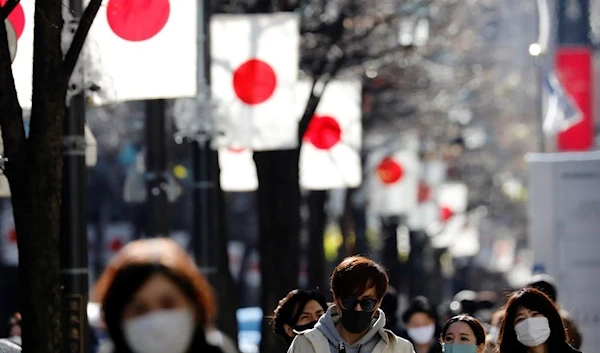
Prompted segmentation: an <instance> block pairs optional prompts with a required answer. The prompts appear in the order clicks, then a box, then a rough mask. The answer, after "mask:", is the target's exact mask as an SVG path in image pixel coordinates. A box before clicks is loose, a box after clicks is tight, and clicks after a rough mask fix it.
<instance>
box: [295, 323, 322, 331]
mask: <svg viewBox="0 0 600 353" xmlns="http://www.w3.org/2000/svg"><path fill="white" fill-rule="evenodd" d="M317 322H318V321H312V322H309V323H308V324H304V325H298V326H294V330H295V331H297V332H302V331H306V330H310V329H311V328H314V327H315V325H316V324H317Z"/></svg>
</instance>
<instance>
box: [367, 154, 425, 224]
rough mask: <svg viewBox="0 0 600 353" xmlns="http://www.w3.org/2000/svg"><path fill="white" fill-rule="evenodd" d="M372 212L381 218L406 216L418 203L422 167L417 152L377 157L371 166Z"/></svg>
mask: <svg viewBox="0 0 600 353" xmlns="http://www.w3.org/2000/svg"><path fill="white" fill-rule="evenodd" d="M368 168H369V174H370V178H369V179H370V182H369V188H370V200H369V209H370V210H371V211H372V212H374V213H376V214H378V215H381V216H399V215H405V214H407V213H409V212H410V211H411V210H413V209H414V208H415V207H416V205H417V202H418V187H419V178H420V164H419V157H418V155H417V152H416V151H414V150H411V149H403V150H399V151H396V152H395V153H392V154H385V153H374V154H373V155H372V156H371V157H370V158H369V163H368Z"/></svg>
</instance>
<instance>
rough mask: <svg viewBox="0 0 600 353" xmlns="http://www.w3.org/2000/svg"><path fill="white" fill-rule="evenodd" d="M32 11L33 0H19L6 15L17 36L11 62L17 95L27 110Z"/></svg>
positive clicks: (31, 68) (29, 94)
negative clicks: (15, 48)
mask: <svg viewBox="0 0 600 353" xmlns="http://www.w3.org/2000/svg"><path fill="white" fill-rule="evenodd" d="M2 3H4V2H2ZM34 12H35V2H34V1H21V2H19V4H18V5H17V7H16V8H15V9H14V10H13V12H11V14H10V15H9V16H8V21H9V22H10V24H11V26H12V28H13V30H14V32H15V35H16V38H17V53H16V56H15V60H14V61H13V63H12V70H13V76H14V79H15V86H16V88H17V97H18V98H19V104H20V105H21V108H23V109H27V110H29V109H31V93H32V80H33V14H34Z"/></svg>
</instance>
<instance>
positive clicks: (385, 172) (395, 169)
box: [377, 157, 404, 185]
mask: <svg viewBox="0 0 600 353" xmlns="http://www.w3.org/2000/svg"><path fill="white" fill-rule="evenodd" d="M377 176H378V177H379V180H381V182H382V183H384V184H386V185H389V184H394V183H396V182H398V181H400V179H402V177H403V176H404V168H402V165H400V163H398V162H396V161H395V160H394V159H393V158H391V157H386V158H384V159H383V160H382V161H381V162H380V163H379V165H378V166H377Z"/></svg>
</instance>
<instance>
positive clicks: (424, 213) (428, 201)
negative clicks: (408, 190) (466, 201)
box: [406, 160, 447, 230]
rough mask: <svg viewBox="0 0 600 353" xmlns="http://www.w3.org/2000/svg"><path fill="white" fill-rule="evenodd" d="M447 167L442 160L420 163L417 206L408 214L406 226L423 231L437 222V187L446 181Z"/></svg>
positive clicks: (438, 214)
mask: <svg viewBox="0 0 600 353" xmlns="http://www.w3.org/2000/svg"><path fill="white" fill-rule="evenodd" d="M446 171H447V165H446V163H445V162H444V161H442V160H428V161H424V162H422V163H421V180H420V181H419V186H418V197H417V198H418V204H417V205H416V206H415V208H413V209H412V210H411V211H410V212H409V213H408V218H407V220H406V221H407V224H408V226H409V227H410V229H413V230H425V229H426V228H427V227H428V226H429V225H431V224H433V223H435V222H437V221H439V216H440V212H439V209H438V203H437V197H436V195H437V192H438V189H439V186H440V185H441V184H442V183H443V182H444V181H445V180H446Z"/></svg>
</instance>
